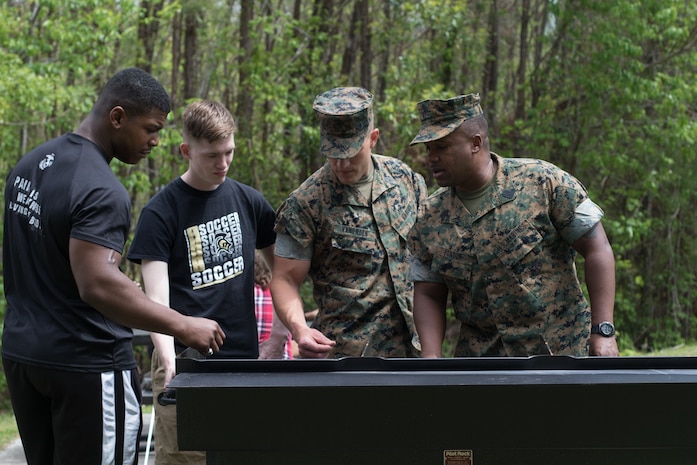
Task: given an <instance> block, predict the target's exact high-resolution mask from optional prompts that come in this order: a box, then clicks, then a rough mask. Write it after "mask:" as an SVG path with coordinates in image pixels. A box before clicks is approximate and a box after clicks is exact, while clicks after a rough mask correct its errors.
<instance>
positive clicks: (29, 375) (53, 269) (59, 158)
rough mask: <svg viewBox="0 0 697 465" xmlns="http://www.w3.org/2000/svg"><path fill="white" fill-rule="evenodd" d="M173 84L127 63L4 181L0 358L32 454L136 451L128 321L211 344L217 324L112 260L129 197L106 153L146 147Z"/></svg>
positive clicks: (126, 456)
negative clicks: (80, 113) (80, 115)
mask: <svg viewBox="0 0 697 465" xmlns="http://www.w3.org/2000/svg"><path fill="white" fill-rule="evenodd" d="M169 111H170V102H169V96H168V95H167V92H166V91H165V90H164V89H163V87H162V85H161V84H160V83H159V82H157V80H155V79H154V78H153V77H152V76H150V75H149V74H148V73H146V72H144V71H142V70H139V69H137V68H129V69H125V70H122V71H120V72H118V73H116V74H115V75H114V76H113V77H112V78H111V79H110V80H109V82H108V83H107V84H106V86H105V87H104V89H103V91H102V92H101V94H100V96H99V98H98V99H97V102H96V103H95V104H94V106H93V107H92V110H91V111H90V113H89V114H88V115H87V117H86V119H85V120H83V121H82V122H81V123H80V124H79V126H78V128H77V129H76V130H75V132H73V133H69V134H66V135H64V136H61V137H58V138H56V139H53V140H50V141H48V142H46V143H44V144H42V145H40V146H39V147H37V148H35V149H34V150H32V151H31V152H29V153H28V154H27V155H26V156H24V157H23V158H22V159H21V160H20V161H19V163H18V164H17V166H16V167H15V168H14V169H13V170H12V171H11V172H10V174H9V176H8V178H7V185H6V189H5V202H6V203H5V217H4V228H5V229H4V243H3V275H4V290H5V298H6V301H7V309H6V314H5V322H4V330H3V335H2V358H3V366H4V369H5V375H6V378H7V383H8V387H9V390H10V396H11V400H12V406H13V409H14V413H15V417H16V419H17V425H18V428H19V433H20V436H21V439H22V444H23V446H24V452H25V455H26V458H27V463H29V464H50V463H65V464H71V465H74V464H133V463H136V462H137V460H138V441H139V436H140V434H139V433H140V429H141V416H140V385H139V380H138V374H137V371H136V363H135V357H134V355H133V349H132V346H131V339H132V337H133V332H132V331H131V329H130V328H131V327H136V328H141V329H145V330H149V331H158V332H162V333H167V334H173V335H175V336H176V337H177V338H179V339H181V340H183V341H185V342H186V344H187V345H189V346H191V347H194V348H195V349H197V350H199V351H202V352H208V351H209V350H210V351H211V352H217V351H218V350H219V349H220V347H221V345H222V344H223V339H224V337H225V334H224V333H223V331H222V330H221V328H220V326H219V325H218V324H217V323H216V322H214V321H211V320H207V319H204V318H192V317H187V316H184V315H182V314H181V313H179V312H176V311H174V310H172V309H171V308H168V307H166V306H163V305H161V304H157V303H155V302H153V301H152V300H150V299H149V298H148V297H147V296H146V295H145V294H144V293H143V292H142V291H141V290H140V289H139V288H138V286H137V285H136V284H135V283H134V282H133V281H132V280H131V279H129V278H128V277H127V276H126V275H124V274H123V273H122V272H121V271H120V269H119V265H120V262H121V253H122V251H123V247H124V244H125V241H126V237H127V235H128V231H129V227H130V217H131V211H130V198H129V195H128V192H127V191H126V189H125V188H124V187H123V186H122V185H121V184H120V183H119V181H118V180H117V178H116V176H115V175H114V174H113V173H112V171H111V168H110V167H109V162H110V161H111V160H112V159H113V158H114V157H116V158H117V159H119V160H121V161H122V162H124V163H129V164H135V163H137V162H138V161H140V160H141V159H144V158H146V157H147V155H148V154H149V153H150V151H151V150H152V149H153V147H155V146H156V145H157V144H158V142H159V139H158V133H159V131H160V130H161V129H162V127H163V126H164V124H165V121H166V118H167V114H168V113H169Z"/></svg>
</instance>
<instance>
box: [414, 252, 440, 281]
mask: <svg viewBox="0 0 697 465" xmlns="http://www.w3.org/2000/svg"><path fill="white" fill-rule="evenodd" d="M409 279H410V280H411V281H415V282H428V283H441V284H442V283H443V278H441V276H440V273H438V272H434V271H431V267H430V266H429V265H427V264H426V263H424V262H422V261H421V260H419V259H418V258H416V257H412V258H411V261H410V262H409Z"/></svg>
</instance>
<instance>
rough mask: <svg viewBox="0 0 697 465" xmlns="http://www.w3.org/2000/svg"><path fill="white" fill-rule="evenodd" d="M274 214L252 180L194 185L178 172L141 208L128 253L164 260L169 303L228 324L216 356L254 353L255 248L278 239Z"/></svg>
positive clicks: (138, 258) (223, 325) (251, 355)
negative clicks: (205, 186) (207, 188)
mask: <svg viewBox="0 0 697 465" xmlns="http://www.w3.org/2000/svg"><path fill="white" fill-rule="evenodd" d="M274 221H275V212H274V210H273V208H272V207H271V205H270V204H269V203H268V201H267V200H266V199H265V198H264V197H263V195H262V194H261V193H260V192H259V191H257V190H256V189H253V188H252V187H250V186H247V185H245V184H242V183H240V182H237V181H234V180H232V179H226V180H225V182H224V183H223V184H221V185H220V186H219V187H218V188H217V189H215V190H213V191H199V190H196V189H194V188H192V187H191V186H189V185H188V184H186V183H185V182H184V181H183V180H182V179H181V178H177V179H175V180H174V181H172V182H170V183H169V184H168V185H167V186H165V188H164V189H162V190H161V191H160V192H158V193H157V194H156V195H155V196H153V198H152V199H151V200H150V201H149V202H148V204H147V205H146V206H145V208H144V209H143V211H142V213H141V215H140V218H139V220H138V225H137V227H136V232H135V235H134V238H133V242H132V244H131V247H130V250H129V252H128V259H129V260H132V261H134V262H136V263H140V262H141V260H143V259H147V260H155V261H161V262H166V263H167V264H168V267H169V278H170V279H169V288H170V306H171V307H172V308H174V309H176V310H178V311H179V312H181V313H183V314H186V315H191V316H200V317H206V318H211V319H214V320H216V321H217V322H218V324H220V326H221V328H222V329H223V331H225V334H226V339H225V342H224V343H223V345H222V347H221V349H220V352H218V353H217V354H216V357H217V358H256V357H258V355H259V348H258V339H257V329H256V316H255V313H254V249H263V248H265V247H268V246H269V245H271V244H273V243H274V242H275V239H276V235H275V233H274V232H273V225H274ZM175 343H176V345H177V350H178V351H181V350H183V349H184V348H185V347H184V346H183V345H182V344H181V343H180V342H179V341H176V340H175Z"/></svg>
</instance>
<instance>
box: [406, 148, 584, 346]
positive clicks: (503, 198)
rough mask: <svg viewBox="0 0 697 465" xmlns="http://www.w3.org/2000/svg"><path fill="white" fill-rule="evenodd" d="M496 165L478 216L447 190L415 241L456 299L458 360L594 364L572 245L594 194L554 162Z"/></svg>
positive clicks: (429, 207)
mask: <svg viewBox="0 0 697 465" xmlns="http://www.w3.org/2000/svg"><path fill="white" fill-rule="evenodd" d="M492 157H493V158H494V159H495V161H496V163H497V165H498V170H497V173H496V175H495V180H494V184H493V185H492V187H491V189H490V190H489V191H488V192H487V193H486V194H485V197H484V199H483V200H482V203H481V204H480V207H479V210H478V211H475V212H469V211H467V209H466V208H465V207H464V206H463V204H462V202H461V201H460V200H459V199H458V198H457V195H456V193H455V192H454V188H441V189H439V190H438V191H436V192H434V193H433V194H432V195H431V196H430V197H429V198H428V200H427V201H426V203H425V206H424V209H423V211H422V213H420V215H419V220H418V222H417V225H416V227H415V228H414V229H413V231H412V234H411V237H410V241H409V245H410V248H411V250H412V252H413V253H414V256H415V257H416V258H417V259H418V260H420V261H421V263H422V264H424V265H426V266H427V267H429V268H430V270H431V272H433V273H436V274H437V275H439V276H440V278H442V280H443V281H444V283H445V284H446V285H447V287H448V289H449V291H450V295H451V297H452V303H453V308H454V309H455V315H456V317H457V319H458V320H460V322H461V323H462V324H461V329H460V336H459V340H458V343H457V347H456V350H455V356H458V357H479V356H529V355H534V354H547V355H549V354H550V353H552V354H554V355H570V356H586V355H588V345H589V337H590V321H591V314H590V308H589V306H588V303H587V301H586V299H585V297H584V295H583V292H582V290H581V286H580V284H579V281H578V278H577V275H576V268H575V263H574V259H575V251H574V250H573V249H572V248H571V246H570V244H569V242H570V241H571V240H573V237H575V236H576V233H575V232H574V231H572V229H573V228H571V227H570V223H571V221H572V219H573V218H574V211H575V210H576V207H577V206H578V205H579V204H580V203H581V202H583V201H584V200H585V199H586V198H587V197H588V195H587V193H586V189H585V188H584V187H583V185H581V183H580V182H579V181H578V180H576V179H575V178H574V177H573V176H571V175H570V174H568V173H566V172H564V171H562V170H561V169H559V168H557V167H556V166H554V165H552V164H550V163H547V162H545V161H542V160H532V159H508V158H501V157H499V156H497V155H495V154H492ZM588 227H589V229H590V227H592V225H589V226H588ZM417 310H418V309H417Z"/></svg>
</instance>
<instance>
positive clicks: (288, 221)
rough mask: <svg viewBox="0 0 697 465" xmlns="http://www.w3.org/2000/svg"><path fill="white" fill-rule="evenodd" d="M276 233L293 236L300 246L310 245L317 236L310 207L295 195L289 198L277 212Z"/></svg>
mask: <svg viewBox="0 0 697 465" xmlns="http://www.w3.org/2000/svg"><path fill="white" fill-rule="evenodd" d="M274 231H275V232H276V234H284V235H287V236H290V237H291V238H293V239H294V240H295V241H296V242H297V243H298V245H299V246H300V247H302V248H305V247H310V246H311V245H312V242H313V240H314V237H315V225H314V221H313V219H312V215H311V212H310V209H309V208H307V207H304V206H303V205H302V204H301V203H300V202H299V201H298V199H296V198H295V197H290V198H288V199H287V200H286V201H285V202H283V205H281V207H280V208H279V209H278V212H277V213H276V225H275V227H274Z"/></svg>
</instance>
